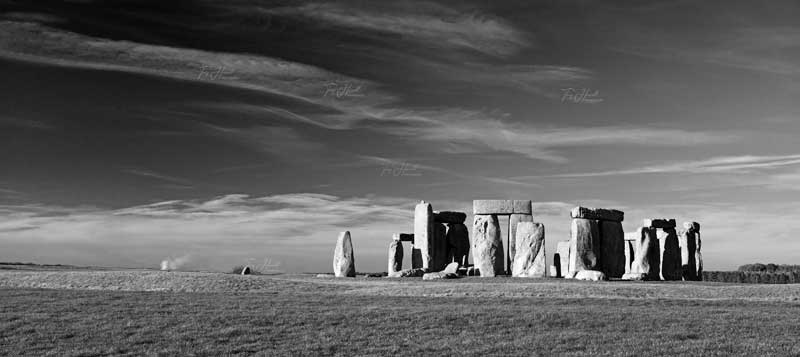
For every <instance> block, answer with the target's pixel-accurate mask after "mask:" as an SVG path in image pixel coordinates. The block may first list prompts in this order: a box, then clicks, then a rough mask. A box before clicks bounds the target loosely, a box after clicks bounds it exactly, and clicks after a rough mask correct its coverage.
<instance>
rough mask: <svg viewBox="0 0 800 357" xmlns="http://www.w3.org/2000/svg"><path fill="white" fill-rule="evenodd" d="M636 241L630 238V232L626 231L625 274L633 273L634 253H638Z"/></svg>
mask: <svg viewBox="0 0 800 357" xmlns="http://www.w3.org/2000/svg"><path fill="white" fill-rule="evenodd" d="M634 244H636V241H635V240H633V239H628V233H625V274H630V273H631V265H632V264H633V259H634V255H635V254H636V247H635V246H634Z"/></svg>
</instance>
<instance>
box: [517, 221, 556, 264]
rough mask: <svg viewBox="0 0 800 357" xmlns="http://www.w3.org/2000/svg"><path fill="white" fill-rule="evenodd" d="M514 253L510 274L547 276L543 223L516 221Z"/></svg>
mask: <svg viewBox="0 0 800 357" xmlns="http://www.w3.org/2000/svg"><path fill="white" fill-rule="evenodd" d="M515 231H516V239H515V243H516V245H517V249H516V250H515V251H516V255H515V256H514V264H513V265H512V268H511V275H512V276H515V277H521V278H545V277H547V264H546V255H545V249H544V239H545V238H544V225H543V224H541V223H533V222H519V223H517V229H515Z"/></svg>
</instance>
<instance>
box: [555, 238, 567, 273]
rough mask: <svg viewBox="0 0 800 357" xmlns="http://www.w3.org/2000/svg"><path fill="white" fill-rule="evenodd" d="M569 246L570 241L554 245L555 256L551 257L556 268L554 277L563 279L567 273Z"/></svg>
mask: <svg viewBox="0 0 800 357" xmlns="http://www.w3.org/2000/svg"><path fill="white" fill-rule="evenodd" d="M569 244H570V241H566V242H558V243H556V254H555V255H554V256H553V264H555V266H556V273H557V274H556V275H553V276H555V277H564V275H566V273H567V272H568V271H569Z"/></svg>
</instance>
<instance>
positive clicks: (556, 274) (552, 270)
mask: <svg viewBox="0 0 800 357" xmlns="http://www.w3.org/2000/svg"><path fill="white" fill-rule="evenodd" d="M550 276H552V277H554V278H559V277H561V271H560V270H558V267H557V266H555V265H551V266H550Z"/></svg>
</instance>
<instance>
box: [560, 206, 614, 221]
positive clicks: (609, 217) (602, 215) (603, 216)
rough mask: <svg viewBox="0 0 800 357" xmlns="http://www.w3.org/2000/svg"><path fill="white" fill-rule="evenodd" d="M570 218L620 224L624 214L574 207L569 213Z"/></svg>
mask: <svg viewBox="0 0 800 357" xmlns="http://www.w3.org/2000/svg"><path fill="white" fill-rule="evenodd" d="M570 216H571V217H572V218H583V219H596V220H601V221H612V222H622V221H623V220H624V219H625V212H622V211H619V210H615V209H605V208H588V207H581V206H578V207H575V208H573V209H572V211H571V212H570Z"/></svg>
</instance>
